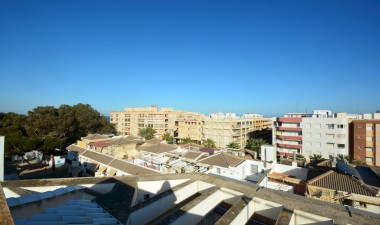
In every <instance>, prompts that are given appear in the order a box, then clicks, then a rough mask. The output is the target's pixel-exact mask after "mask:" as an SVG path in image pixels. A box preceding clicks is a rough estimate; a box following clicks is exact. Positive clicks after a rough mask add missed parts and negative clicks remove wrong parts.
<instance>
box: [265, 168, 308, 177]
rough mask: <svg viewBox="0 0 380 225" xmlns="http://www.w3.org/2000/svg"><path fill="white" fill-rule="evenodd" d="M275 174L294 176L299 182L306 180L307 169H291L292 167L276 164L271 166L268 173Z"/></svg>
mask: <svg viewBox="0 0 380 225" xmlns="http://www.w3.org/2000/svg"><path fill="white" fill-rule="evenodd" d="M272 172H276V173H284V174H288V175H291V176H294V177H296V178H298V179H301V180H306V178H307V172H308V169H307V168H301V167H293V166H287V165H282V164H276V165H274V166H273V168H272V170H271V171H270V173H272Z"/></svg>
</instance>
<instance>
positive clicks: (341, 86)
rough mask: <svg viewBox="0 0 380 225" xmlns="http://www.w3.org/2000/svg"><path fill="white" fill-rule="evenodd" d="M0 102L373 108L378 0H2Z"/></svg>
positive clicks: (11, 106)
mask: <svg viewBox="0 0 380 225" xmlns="http://www.w3.org/2000/svg"><path fill="white" fill-rule="evenodd" d="M0 83H1V88H0V111H1V112H17V113H26V112H27V111H28V110H32V109H33V108H34V107H37V106H44V105H53V106H56V107H58V106H59V105H61V104H70V105H73V104H77V103H86V104H91V105H92V106H93V107H94V108H95V109H97V110H98V111H100V112H101V113H103V114H106V115H108V114H109V112H110V111H113V110H122V109H123V108H125V107H142V106H149V105H151V104H156V105H158V106H159V107H172V108H176V109H182V110H188V111H195V112H201V113H211V112H236V113H245V112H252V113H262V114H264V115H267V116H273V115H282V114H284V113H287V112H296V111H298V112H305V111H306V110H308V112H311V110H313V109H331V110H333V111H334V112H340V111H346V112H351V113H357V112H374V111H375V110H378V109H380V1H378V0H376V1H375V0H372V1H370V0H360V1H359V0H357V1H350V0H342V1H338V0H336V1H331V0H325V1H324V0H318V1H317V0H315V1H304V0H300V1H268V0H265V1H264V0H262V1H253V0H249V1H223V0H215V1H210V0H202V1H178V0H173V1H165V0H162V1H153V0H152V1H142V0H139V1H121V0H120V1H118V0H114V1H105V0H104V1H95V0H87V1H81V0H75V1H74V0H71V1H48V0H45V1H38V0H33V1H17V0H16V1H4V0H2V1H0Z"/></svg>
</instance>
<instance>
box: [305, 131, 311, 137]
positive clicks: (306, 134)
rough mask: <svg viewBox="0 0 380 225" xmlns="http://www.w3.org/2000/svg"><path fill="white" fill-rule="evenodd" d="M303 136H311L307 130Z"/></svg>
mask: <svg viewBox="0 0 380 225" xmlns="http://www.w3.org/2000/svg"><path fill="white" fill-rule="evenodd" d="M303 135H304V136H305V137H311V133H309V132H307V133H304V134H303Z"/></svg>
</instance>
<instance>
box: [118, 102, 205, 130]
mask: <svg viewBox="0 0 380 225" xmlns="http://www.w3.org/2000/svg"><path fill="white" fill-rule="evenodd" d="M110 114H111V118H110V120H111V123H113V124H115V126H116V130H117V131H118V132H119V133H121V134H126V135H128V134H132V135H138V132H139V130H140V129H142V128H147V127H151V128H153V129H154V130H156V132H157V133H156V137H161V136H162V135H163V134H164V133H165V132H168V133H170V134H172V135H173V134H174V132H175V131H177V130H178V122H177V121H178V120H180V119H184V118H191V117H192V116H194V117H201V116H202V115H201V114H198V113H192V112H185V111H180V110H173V109H171V108H161V109H159V108H158V107H157V106H155V105H153V106H151V107H146V108H126V109H124V111H120V112H116V111H114V112H111V113H110Z"/></svg>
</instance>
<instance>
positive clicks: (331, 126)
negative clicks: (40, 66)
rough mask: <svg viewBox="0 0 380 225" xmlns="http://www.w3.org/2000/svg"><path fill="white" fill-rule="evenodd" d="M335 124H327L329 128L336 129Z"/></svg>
mask: <svg viewBox="0 0 380 225" xmlns="http://www.w3.org/2000/svg"><path fill="white" fill-rule="evenodd" d="M334 126H335V125H334V124H327V129H334Z"/></svg>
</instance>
